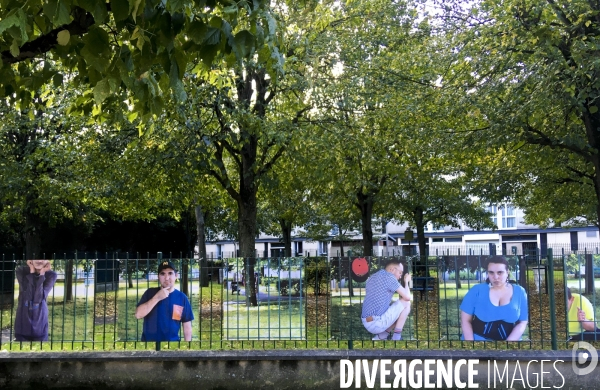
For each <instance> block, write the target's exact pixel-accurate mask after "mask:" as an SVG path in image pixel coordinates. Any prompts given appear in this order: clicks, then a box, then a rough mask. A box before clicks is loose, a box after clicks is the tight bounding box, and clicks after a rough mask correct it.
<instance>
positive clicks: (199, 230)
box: [186, 205, 208, 287]
mask: <svg viewBox="0 0 600 390" xmlns="http://www.w3.org/2000/svg"><path fill="white" fill-rule="evenodd" d="M195 212H196V236H197V238H198V260H199V262H200V285H201V286H202V287H208V260H207V258H206V230H205V227H206V226H205V218H204V214H205V213H204V211H202V206H200V205H196V208H195ZM186 268H187V267H186Z"/></svg>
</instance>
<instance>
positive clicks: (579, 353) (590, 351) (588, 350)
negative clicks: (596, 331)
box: [571, 341, 598, 375]
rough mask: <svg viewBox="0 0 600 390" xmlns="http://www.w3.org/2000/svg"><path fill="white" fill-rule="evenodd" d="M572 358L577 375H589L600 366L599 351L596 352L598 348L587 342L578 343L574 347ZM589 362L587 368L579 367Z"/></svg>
mask: <svg viewBox="0 0 600 390" xmlns="http://www.w3.org/2000/svg"><path fill="white" fill-rule="evenodd" d="M571 357H572V361H571V366H572V367H573V372H574V373H575V374H576V375H587V374H589V373H591V372H592V371H594V370H595V369H596V366H597V365H598V351H596V348H594V346H593V345H592V344H590V343H586V342H585V341H578V342H577V343H575V345H573V350H572V351H571ZM588 361H589V362H590V364H589V365H588V366H587V367H583V368H582V367H579V366H582V365H584V364H585V363H586V362H588Z"/></svg>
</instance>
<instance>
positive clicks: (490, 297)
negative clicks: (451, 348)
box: [460, 256, 529, 341]
mask: <svg viewBox="0 0 600 390" xmlns="http://www.w3.org/2000/svg"><path fill="white" fill-rule="evenodd" d="M487 274H488V281H489V283H481V284H476V285H474V286H473V287H472V288H471V289H470V290H469V291H468V292H467V294H466V295H465V298H464V299H463V301H462V304H461V305H460V322H461V327H462V333H463V335H462V339H463V340H506V341H519V340H521V336H522V335H523V332H524V331H525V328H526V327H527V321H528V319H529V315H528V314H529V313H528V307H527V293H526V292H525V289H523V287H521V286H519V285H516V284H511V283H509V281H508V276H509V272H508V262H507V261H506V259H505V258H504V257H502V256H493V257H491V258H490V259H489V260H488V265H487Z"/></svg>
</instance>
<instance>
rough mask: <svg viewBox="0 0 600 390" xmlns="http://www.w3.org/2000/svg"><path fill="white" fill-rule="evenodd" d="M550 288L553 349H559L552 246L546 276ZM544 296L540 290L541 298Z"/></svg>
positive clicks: (547, 285)
mask: <svg viewBox="0 0 600 390" xmlns="http://www.w3.org/2000/svg"><path fill="white" fill-rule="evenodd" d="M546 287H547V288H548V300H549V303H550V335H551V337H552V350H553V351H556V350H558V335H557V334H556V302H554V257H553V256H552V248H548V277H547V278H546ZM541 297H542V295H541V291H540V298H541Z"/></svg>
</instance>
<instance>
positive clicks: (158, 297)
mask: <svg viewBox="0 0 600 390" xmlns="http://www.w3.org/2000/svg"><path fill="white" fill-rule="evenodd" d="M169 294H170V293H169V289H168V288H161V289H160V290H158V291H157V292H156V294H154V296H153V297H152V298H150V299H149V300H148V301H146V302H144V303H142V304H141V305H139V306H138V307H137V308H136V309H135V318H137V319H138V320H139V319H142V318H144V317H146V316H147V315H148V313H150V312H151V311H152V309H154V306H156V304H157V303H158V302H160V301H162V300H163V299H165V298H167V297H168V296H169ZM190 334H191V333H190Z"/></svg>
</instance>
